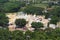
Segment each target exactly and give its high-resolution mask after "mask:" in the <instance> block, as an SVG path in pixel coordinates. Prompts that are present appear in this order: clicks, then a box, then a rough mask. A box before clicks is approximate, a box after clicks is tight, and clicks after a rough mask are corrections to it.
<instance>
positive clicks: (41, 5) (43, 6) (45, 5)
mask: <svg viewBox="0 0 60 40" xmlns="http://www.w3.org/2000/svg"><path fill="white" fill-rule="evenodd" d="M32 6H36V7H42V8H46V7H47V6H48V4H32Z"/></svg>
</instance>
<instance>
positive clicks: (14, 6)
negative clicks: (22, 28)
mask: <svg viewBox="0 0 60 40" xmlns="http://www.w3.org/2000/svg"><path fill="white" fill-rule="evenodd" d="M24 6H25V3H24V2H23V3H22V2H6V3H4V5H3V6H2V7H3V8H2V10H3V12H18V11H19V9H20V8H21V7H24Z"/></svg>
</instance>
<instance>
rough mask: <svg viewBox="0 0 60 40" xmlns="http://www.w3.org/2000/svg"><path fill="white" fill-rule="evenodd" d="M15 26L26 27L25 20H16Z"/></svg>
mask: <svg viewBox="0 0 60 40" xmlns="http://www.w3.org/2000/svg"><path fill="white" fill-rule="evenodd" d="M15 24H16V25H17V26H18V27H19V28H22V27H25V25H26V20H25V19H16V21H15Z"/></svg>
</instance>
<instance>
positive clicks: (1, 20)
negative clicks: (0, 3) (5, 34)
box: [0, 13, 9, 27]
mask: <svg viewBox="0 0 60 40" xmlns="http://www.w3.org/2000/svg"><path fill="white" fill-rule="evenodd" d="M8 22H9V20H8V17H7V16H6V15H5V14H4V13H0V26H2V27H6V26H7V25H8Z"/></svg>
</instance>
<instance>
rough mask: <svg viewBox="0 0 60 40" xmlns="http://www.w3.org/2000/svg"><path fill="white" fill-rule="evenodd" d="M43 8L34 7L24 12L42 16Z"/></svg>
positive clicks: (29, 7)
mask: <svg viewBox="0 0 60 40" xmlns="http://www.w3.org/2000/svg"><path fill="white" fill-rule="evenodd" d="M42 11H43V8H40V7H34V6H28V7H26V8H25V9H24V12H25V13H27V14H36V15H42V14H43V13H42Z"/></svg>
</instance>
